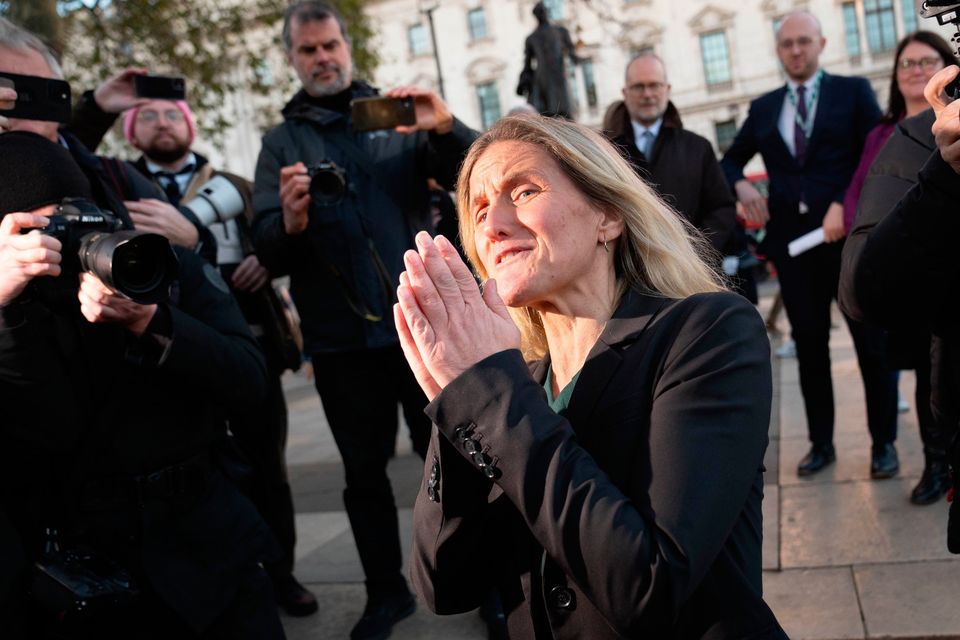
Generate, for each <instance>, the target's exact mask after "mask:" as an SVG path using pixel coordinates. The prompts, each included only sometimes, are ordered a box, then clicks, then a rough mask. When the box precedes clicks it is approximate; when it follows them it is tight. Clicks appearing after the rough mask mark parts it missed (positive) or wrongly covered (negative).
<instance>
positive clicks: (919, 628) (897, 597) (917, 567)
mask: <svg viewBox="0 0 960 640" xmlns="http://www.w3.org/2000/svg"><path fill="white" fill-rule="evenodd" d="M853 572H854V580H855V581H856V584H857V590H858V591H859V593H860V601H861V603H862V606H863V615H864V621H865V624H866V629H867V637H868V638H947V637H951V638H957V637H960V607H958V606H957V594H958V593H960V559H953V560H945V561H940V562H911V563H898V564H879V565H868V566H861V567H854V568H853Z"/></svg>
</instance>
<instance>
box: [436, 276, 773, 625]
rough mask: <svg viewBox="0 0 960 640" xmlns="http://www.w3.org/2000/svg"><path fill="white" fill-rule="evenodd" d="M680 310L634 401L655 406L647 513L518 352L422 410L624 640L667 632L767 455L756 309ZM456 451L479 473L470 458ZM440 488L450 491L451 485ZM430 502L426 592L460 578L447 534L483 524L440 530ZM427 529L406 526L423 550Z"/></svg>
mask: <svg viewBox="0 0 960 640" xmlns="http://www.w3.org/2000/svg"><path fill="white" fill-rule="evenodd" d="M682 304H684V305H686V306H687V307H688V308H687V309H686V311H685V312H684V313H683V314H682V315H681V314H678V315H677V316H676V317H675V318H674V320H675V321H676V323H677V326H676V327H675V328H673V327H671V331H670V333H671V334H672V335H673V336H674V337H673V339H672V341H671V342H670V345H669V346H668V347H667V349H666V353H665V354H664V357H663V361H662V363H661V366H662V372H661V374H660V375H659V376H657V379H656V383H655V386H654V388H653V389H648V390H646V391H645V390H642V389H638V394H642V393H646V392H650V393H652V397H653V400H652V410H651V413H650V416H649V418H650V436H649V451H648V452H647V451H644V452H643V453H639V454H638V456H639V458H638V459H637V461H636V464H637V465H650V466H651V467H652V478H653V479H652V481H651V484H650V487H649V491H648V495H649V506H642V505H641V502H642V501H640V500H633V499H631V498H629V497H627V496H626V495H625V494H624V493H623V492H622V491H621V489H620V488H618V487H617V486H616V485H614V484H613V482H612V481H611V480H610V478H609V477H608V476H607V474H606V473H605V472H604V470H603V469H601V468H599V467H598V465H597V463H596V461H595V460H594V459H593V458H592V457H591V456H590V455H589V454H588V453H587V452H586V451H585V450H584V449H583V448H582V447H581V446H580V445H579V444H578V443H577V439H576V437H575V435H574V432H573V429H572V428H571V426H570V424H569V423H568V422H567V421H566V420H565V419H564V418H562V417H560V416H559V415H557V414H556V413H554V412H553V411H552V410H551V409H550V407H549V405H548V404H547V401H546V396H545V393H544V391H543V388H542V386H541V385H539V384H538V383H537V382H535V381H534V380H533V378H532V377H531V376H530V373H529V372H528V370H527V367H526V365H525V364H524V362H523V359H522V357H521V355H520V352H519V351H515V350H511V351H504V352H500V353H497V354H495V355H493V356H490V357H489V358H487V359H485V360H483V361H482V362H480V363H478V364H477V365H475V366H474V367H472V368H471V369H469V370H468V371H466V372H464V373H463V374H462V375H461V376H459V377H458V378H457V379H455V380H454V381H453V382H451V383H450V384H448V385H447V387H446V388H444V390H443V391H442V392H441V393H440V394H439V395H438V396H437V397H436V398H435V399H434V401H433V402H432V403H431V404H430V405H429V406H428V408H427V412H428V414H429V415H430V416H431V417H432V418H433V419H434V422H435V424H436V425H437V429H438V432H439V437H440V438H441V439H446V440H447V441H448V442H449V443H451V444H452V443H457V442H462V441H463V440H464V438H466V439H469V440H472V441H474V442H475V443H477V444H479V445H480V446H481V447H482V449H483V454H484V456H485V457H486V460H485V461H488V462H489V464H487V465H486V466H487V467H491V466H492V467H493V469H494V470H495V471H494V473H493V475H494V476H495V477H494V482H495V483H496V485H497V486H498V487H499V489H500V490H502V491H503V493H504V494H505V495H506V496H507V497H508V498H509V500H510V502H512V503H513V505H514V506H515V507H516V509H517V511H519V513H520V516H521V517H522V518H523V520H524V522H525V524H526V526H527V527H528V528H529V530H530V531H531V532H532V534H533V535H534V537H535V538H536V539H537V541H538V542H539V543H540V544H541V545H542V546H543V548H544V549H545V551H546V552H547V553H548V554H549V555H550V557H551V559H552V560H553V561H554V562H555V563H557V564H558V565H559V566H560V567H561V569H562V570H563V571H564V573H565V574H566V575H567V576H568V577H569V578H570V580H572V581H573V582H574V583H575V584H576V585H577V586H578V587H579V588H580V590H581V591H582V592H583V593H584V594H585V595H586V597H587V598H588V599H589V600H590V601H591V602H592V603H593V605H594V606H595V607H596V608H597V609H598V611H600V612H601V614H602V615H603V616H604V617H605V619H606V620H607V621H608V623H609V624H610V626H611V627H612V628H613V629H614V630H615V631H616V632H617V633H619V634H621V635H624V636H628V637H637V636H644V635H648V634H651V633H653V634H654V635H656V632H657V630H662V629H663V628H669V627H671V626H672V625H673V624H674V622H675V621H676V619H677V616H678V611H679V609H680V607H681V606H682V605H683V604H684V603H685V602H686V601H687V599H688V598H689V597H690V596H691V594H692V593H693V592H694V590H695V589H696V588H697V587H698V585H699V584H700V581H701V580H702V578H703V577H704V575H705V574H706V572H707V570H708V569H709V567H710V566H711V565H712V564H713V562H714V560H715V559H716V557H717V555H718V553H719V552H720V550H721V548H722V546H723V545H724V543H725V541H726V540H727V537H728V535H729V534H730V532H731V530H732V528H733V526H734V523H735V522H736V520H737V518H738V517H739V516H740V514H741V512H742V510H743V509H744V506H745V504H746V502H747V498H748V495H749V493H750V490H751V486H752V485H753V483H754V481H755V480H756V476H757V473H758V470H759V468H760V466H761V464H762V459H763V453H764V450H765V449H766V444H767V428H768V423H769V417H770V398H771V381H770V363H769V346H768V342H767V339H766V336H765V333H764V330H763V324H762V321H761V319H760V317H759V316H758V314H757V313H756V310H754V309H753V307H752V306H750V305H749V304H748V303H747V302H746V301H743V300H739V299H734V296H733V294H729V295H713V296H707V297H702V296H696V297H694V298H692V299H689V300H687V301H685V302H684V303H682ZM583 383H584V380H583V379H581V380H580V382H579V384H583ZM745 389H749V390H750V392H749V393H744V390H745ZM624 411H629V408H625V409H624ZM453 449H454V450H455V451H456V452H457V453H458V454H459V455H460V456H461V457H463V458H464V460H466V461H467V463H468V464H470V465H473V466H477V461H476V459H475V456H473V455H471V454H470V453H469V452H468V449H466V448H465V447H463V446H458V445H454V446H453ZM475 472H476V473H480V472H479V471H476V470H475ZM445 483H446V484H445V485H444V486H445V487H446V490H447V491H451V490H452V489H451V484H452V480H450V479H448V480H446V481H445ZM442 494H443V489H442V490H441V495H442ZM681 496H682V499H679V497H681ZM447 498H449V496H447ZM441 502H442V503H443V506H442V507H441V506H440V505H428V504H424V503H423V502H422V501H421V505H420V506H421V508H420V509H419V511H418V515H419V516H420V517H423V516H424V514H425V511H427V510H429V509H432V513H430V517H431V519H432V522H433V524H434V526H436V529H435V530H434V531H431V532H429V534H430V535H429V537H430V538H431V540H432V546H430V547H427V548H423V549H420V551H419V553H420V554H421V555H420V557H419V559H418V560H417V561H418V562H420V563H425V565H426V566H427V567H429V570H430V572H429V574H428V578H429V579H430V580H432V581H433V592H434V593H437V594H439V593H441V592H442V591H443V589H444V588H446V587H448V586H450V585H454V584H457V581H458V580H462V578H463V574H459V575H458V574H457V573H456V571H457V570H459V569H460V567H461V566H462V563H463V562H464V560H463V559H462V558H461V559H460V560H458V561H452V562H449V563H446V562H445V561H447V560H448V559H449V558H448V557H447V556H448V551H450V550H452V549H454V547H453V544H454V540H456V538H457V537H458V533H459V531H458V530H464V531H466V530H469V531H471V535H473V536H476V535H477V534H476V532H477V528H478V527H480V526H482V525H481V524H479V523H476V522H468V521H469V520H470V519H472V518H475V517H479V515H478V514H477V513H466V514H464V515H463V517H462V518H461V519H456V518H445V517H444V516H443V515H442V513H441V511H442V510H443V509H446V508H447V499H446V498H441ZM474 502H475V504H476V505H478V506H479V502H477V501H474ZM468 527H469V529H468ZM425 528H426V526H425V524H424V523H423V522H418V523H417V529H418V536H419V538H420V540H421V542H426V540H427V538H428V532H427V531H421V529H425ZM601 540H602V541H603V544H597V542H598V541H601ZM461 542H462V541H461ZM464 547H467V548H469V544H466V545H461V546H460V547H459V548H457V552H460V553H463V549H464ZM474 551H475V548H474ZM450 552H451V553H452V551H450Z"/></svg>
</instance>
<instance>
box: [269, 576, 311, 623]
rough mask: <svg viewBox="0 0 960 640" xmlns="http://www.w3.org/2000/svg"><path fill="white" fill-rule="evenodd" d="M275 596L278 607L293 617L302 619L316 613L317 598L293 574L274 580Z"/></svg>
mask: <svg viewBox="0 0 960 640" xmlns="http://www.w3.org/2000/svg"><path fill="white" fill-rule="evenodd" d="M273 594H274V598H275V599H276V601H277V605H279V606H280V608H281V609H283V610H284V611H286V612H287V613H288V614H289V615H291V616H296V617H298V618H299V617H302V616H309V615H310V614H312V613H316V611H317V608H318V605H317V598H316V596H314V595H313V594H312V593H310V591H308V590H307V588H306V587H304V586H303V585H302V584H300V583H299V582H297V579H296V578H294V577H293V576H292V575H291V574H289V573H288V574H287V575H285V576H283V577H279V578H274V580H273Z"/></svg>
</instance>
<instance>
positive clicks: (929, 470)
mask: <svg viewBox="0 0 960 640" xmlns="http://www.w3.org/2000/svg"><path fill="white" fill-rule="evenodd" d="M949 490H950V473H949V471H948V470H947V465H946V464H944V463H943V462H931V463H930V464H928V465H927V466H926V467H924V469H923V475H922V476H920V482H918V483H917V486H915V487H914V488H913V491H911V492H910V502H912V503H913V504H920V505H923V504H933V503H934V502H937V501H938V500H939V499H940V498H941V497H943V496H945V495H946V494H947V491H949Z"/></svg>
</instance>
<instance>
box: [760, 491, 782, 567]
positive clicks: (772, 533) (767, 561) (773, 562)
mask: <svg viewBox="0 0 960 640" xmlns="http://www.w3.org/2000/svg"><path fill="white" fill-rule="evenodd" d="M763 568H764V569H779V568H780V488H779V487H778V486H777V485H775V484H768V485H765V486H764V487H763Z"/></svg>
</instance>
